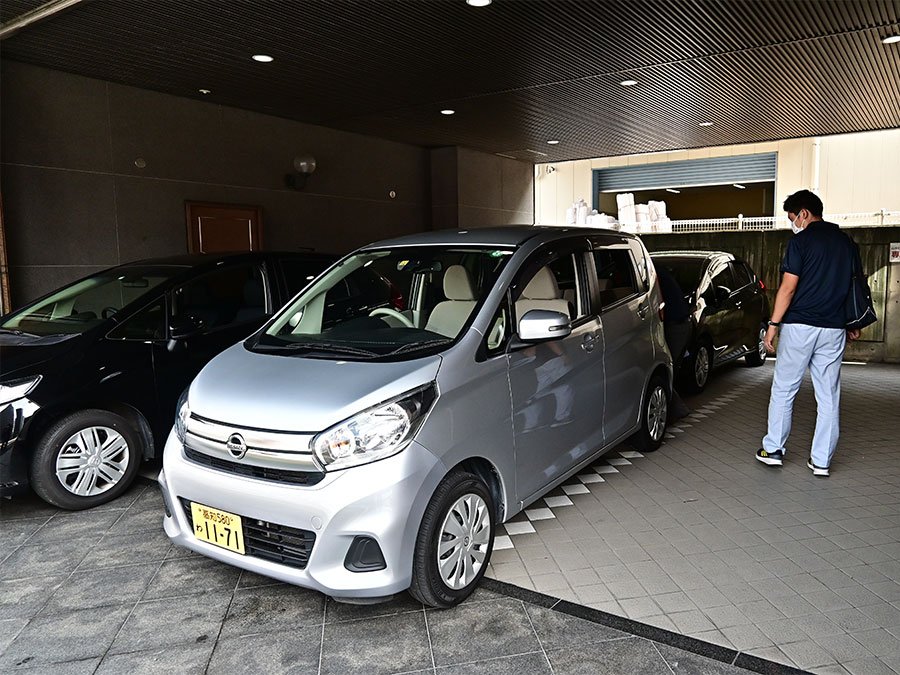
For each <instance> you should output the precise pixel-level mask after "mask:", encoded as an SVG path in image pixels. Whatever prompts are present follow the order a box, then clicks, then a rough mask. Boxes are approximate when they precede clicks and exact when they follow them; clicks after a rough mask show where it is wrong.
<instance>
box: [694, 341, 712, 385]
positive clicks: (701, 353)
mask: <svg viewBox="0 0 900 675" xmlns="http://www.w3.org/2000/svg"><path fill="white" fill-rule="evenodd" d="M708 376H709V352H708V351H707V350H706V347H700V349H699V350H698V351H697V361H696V364H695V365H694V378H695V379H696V382H697V386H698V387H702V386H703V385H704V384H706V378H707V377H708Z"/></svg>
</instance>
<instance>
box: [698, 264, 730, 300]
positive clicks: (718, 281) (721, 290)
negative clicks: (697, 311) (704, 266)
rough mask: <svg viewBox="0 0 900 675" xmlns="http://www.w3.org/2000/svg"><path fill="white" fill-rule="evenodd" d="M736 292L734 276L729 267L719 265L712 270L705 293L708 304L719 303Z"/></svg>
mask: <svg viewBox="0 0 900 675" xmlns="http://www.w3.org/2000/svg"><path fill="white" fill-rule="evenodd" d="M733 292H734V276H733V275H732V273H731V267H730V266H729V265H725V264H722V265H719V266H718V267H715V268H713V269H712V274H711V276H710V281H709V286H708V287H707V288H706V290H705V291H704V292H703V296H704V297H705V298H706V300H707V302H711V303H714V304H715V303H718V302H721V301H722V300H724V299H725V298H727V297H728V296H729V295H731V293H733Z"/></svg>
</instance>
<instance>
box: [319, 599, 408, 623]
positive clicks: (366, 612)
mask: <svg viewBox="0 0 900 675" xmlns="http://www.w3.org/2000/svg"><path fill="white" fill-rule="evenodd" d="M327 602H328V606H327V607H326V608H325V623H335V622H337V621H356V620H358V619H371V618H374V617H376V616H390V615H394V614H403V613H407V612H418V611H421V610H422V603H421V602H419V601H418V600H416V599H415V598H413V597H412V596H411V595H409V594H408V593H400V594H399V595H397V596H396V597H395V598H394V599H392V600H390V601H389V602H379V603H376V604H374V605H352V604H348V603H344V602H337V601H336V600H334V599H332V598H328V600H327Z"/></svg>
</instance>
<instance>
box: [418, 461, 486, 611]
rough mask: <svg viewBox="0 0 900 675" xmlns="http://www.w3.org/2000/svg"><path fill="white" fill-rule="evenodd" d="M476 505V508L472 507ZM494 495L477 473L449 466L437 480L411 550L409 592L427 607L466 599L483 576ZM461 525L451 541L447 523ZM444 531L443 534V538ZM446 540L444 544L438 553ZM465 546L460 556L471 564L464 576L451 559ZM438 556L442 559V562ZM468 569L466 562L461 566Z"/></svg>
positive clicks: (458, 566)
mask: <svg viewBox="0 0 900 675" xmlns="http://www.w3.org/2000/svg"><path fill="white" fill-rule="evenodd" d="M473 507H474V508H473ZM494 517H495V510H494V500H493V498H492V497H491V493H490V491H489V490H488V488H487V486H486V485H485V484H484V481H482V480H481V479H480V478H479V477H478V476H476V475H474V474H471V473H467V472H465V471H459V470H456V471H451V472H450V473H449V474H447V476H446V477H445V478H444V480H442V481H441V483H440V485H438V487H437V489H436V490H435V491H434V494H433V495H432V497H431V501H430V502H429V503H428V507H427V508H426V509H425V515H424V516H422V525H421V526H420V527H419V535H418V537H417V539H416V549H415V552H414V553H413V575H412V584H411V585H410V587H409V592H410V594H411V595H412V596H413V597H414V598H415V599H416V600H418V601H419V602H421V603H423V604H425V605H429V606H431V607H439V608H448V607H453V606H455V605H458V604H459V603H460V602H462V601H463V600H465V599H466V598H467V597H469V595H471V593H472V591H474V590H475V587H476V586H478V582H480V581H481V578H482V577H483V576H484V573H485V571H486V570H487V566H488V563H489V562H490V559H491V551H492V550H493V548H494V531H495V529H496V524H495V522H494ZM454 524H455V526H456V527H460V528H461V529H462V531H461V532H460V536H464V537H465V538H464V540H462V541H460V540H459V539H457V543H456V545H451V543H450V539H449V537H450V536H451V534H450V532H449V531H448V526H449V527H451V528H452V527H454ZM444 537H447V539H444ZM442 541H444V542H445V548H446V550H445V551H444V552H443V555H441V554H440V553H439V545H440V544H441V542H442ZM459 551H462V552H464V557H463V561H465V562H466V563H468V564H469V565H472V566H471V567H468V572H469V574H468V575H467V576H464V577H463V579H454V577H456V576H457V573H458V571H459V570H460V565H459V563H457V564H453V558H454V553H455V552H459ZM439 556H441V558H442V559H443V560H444V565H445V566H444V567H443V568H442V567H441V565H440V562H439ZM463 569H464V570H465V569H466V566H463Z"/></svg>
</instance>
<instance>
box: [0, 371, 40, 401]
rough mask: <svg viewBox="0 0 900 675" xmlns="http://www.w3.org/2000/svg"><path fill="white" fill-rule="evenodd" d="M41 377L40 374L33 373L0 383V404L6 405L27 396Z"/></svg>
mask: <svg viewBox="0 0 900 675" xmlns="http://www.w3.org/2000/svg"><path fill="white" fill-rule="evenodd" d="M41 377H42V376H41V375H33V376H32V377H23V378H21V379H19V380H9V381H7V382H3V383H0V405H6V404H7V403H12V402H13V401H18V400H19V399H20V398H24V397H25V396H28V394H30V393H31V392H32V391H33V390H34V388H35V387H36V386H37V385H38V382H40V381H41Z"/></svg>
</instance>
